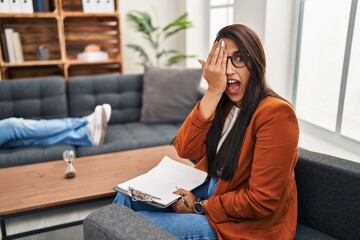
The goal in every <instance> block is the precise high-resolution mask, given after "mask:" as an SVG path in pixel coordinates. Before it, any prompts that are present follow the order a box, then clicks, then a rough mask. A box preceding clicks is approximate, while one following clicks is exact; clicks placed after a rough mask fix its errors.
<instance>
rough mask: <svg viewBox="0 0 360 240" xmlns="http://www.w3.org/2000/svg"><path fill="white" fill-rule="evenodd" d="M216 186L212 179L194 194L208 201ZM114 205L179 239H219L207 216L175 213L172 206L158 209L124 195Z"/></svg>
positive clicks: (119, 195) (195, 190)
mask: <svg viewBox="0 0 360 240" xmlns="http://www.w3.org/2000/svg"><path fill="white" fill-rule="evenodd" d="M216 185H217V180H216V179H210V180H209V181H207V182H206V183H204V184H202V185H201V186H199V187H197V188H196V189H194V190H193V191H192V193H193V194H194V195H195V196H196V197H200V196H201V197H203V198H205V199H207V198H209V197H210V196H211V195H213V194H214V191H215V188H216ZM113 203H116V204H122V205H125V206H127V207H129V208H131V209H133V210H134V211H136V212H137V213H138V214H139V215H140V216H142V217H143V218H145V219H146V220H148V221H150V222H152V223H153V224H155V225H156V226H158V227H160V228H162V229H164V230H165V231H167V232H169V233H171V234H172V235H174V236H176V237H177V238H179V239H199V240H200V239H217V237H216V235H215V233H214V231H213V230H212V229H211V227H210V225H209V222H208V220H207V218H206V216H205V215H199V214H196V213H193V214H179V213H176V212H174V210H173V208H172V207H171V206H169V207H167V208H157V207H154V206H152V205H149V204H146V203H144V202H140V201H132V199H131V197H129V196H128V195H125V194H123V193H118V194H117V195H116V197H115V199H114V202H113Z"/></svg>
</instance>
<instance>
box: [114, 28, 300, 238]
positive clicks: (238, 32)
mask: <svg viewBox="0 0 360 240" xmlns="http://www.w3.org/2000/svg"><path fill="white" fill-rule="evenodd" d="M199 61H200V63H201V66H202V69H203V77H204V78H205V79H206V81H207V82H208V85H209V86H208V89H207V91H206V92H205V94H204V96H203V98H202V99H201V101H200V102H198V103H197V105H196V106H195V107H194V109H193V111H192V112H191V113H190V114H189V116H188V117H187V119H186V120H185V122H184V124H183V125H182V127H181V128H180V130H179V132H178V135H177V137H176V142H175V147H176V150H177V152H178V154H179V156H181V157H183V158H188V159H198V160H199V162H198V164H197V165H196V168H198V169H201V170H204V171H207V173H208V175H209V176H210V180H209V181H208V182H207V183H206V184H204V185H202V186H201V187H199V188H198V189H196V190H194V191H192V192H190V191H187V190H185V189H180V190H179V191H178V192H177V194H181V195H182V196H184V198H185V200H186V201H187V202H188V205H189V206H188V207H186V206H185V204H184V202H182V201H178V202H176V203H174V204H173V206H172V209H173V210H174V211H175V212H176V213H183V214H176V213H154V212H150V211H153V210H154V209H150V207H148V206H145V207H142V206H140V205H141V203H131V202H130V201H128V200H127V201H125V200H124V199H126V197H124V196H119V195H118V196H117V199H115V202H118V203H122V204H126V205H128V206H130V207H132V208H133V209H135V210H137V211H139V210H140V212H139V214H140V215H142V216H143V217H145V218H146V219H148V220H149V221H151V222H153V223H155V224H156V225H158V226H160V227H162V228H163V229H165V230H167V231H169V232H170V233H172V234H174V235H176V236H178V237H179V238H184V239H185V238H190V239H194V238H196V239H202V238H203V239H216V238H218V239H293V238H294V237H295V231H296V222H297V190H296V183H295V177H294V167H295V164H296V162H297V158H298V147H297V144H298V137H299V128H298V122H297V118H296V115H295V112H294V110H293V108H292V106H291V105H290V104H289V103H288V102H287V101H285V100H284V99H282V98H281V97H279V96H278V95H277V94H276V93H275V92H274V91H272V90H271V89H270V88H269V87H268V86H267V84H266V81H265V65H266V61H265V54H264V50H263V47H262V44H261V42H260V40H259V38H258V36H257V35H256V34H255V33H254V32H253V31H252V30H251V29H249V28H248V27H246V26H244V25H240V24H235V25H230V26H226V27H224V28H223V29H221V30H220V31H219V33H218V35H217V38H216V40H215V44H214V45H213V47H212V49H211V51H210V53H209V55H208V58H207V60H206V62H205V61H204V60H199ZM172 209H166V210H165V211H171V210H172ZM155 210H156V209H155ZM195 212H196V213H195ZM197 213H198V214H197ZM179 226H181V227H179ZM184 226H185V227H184Z"/></svg>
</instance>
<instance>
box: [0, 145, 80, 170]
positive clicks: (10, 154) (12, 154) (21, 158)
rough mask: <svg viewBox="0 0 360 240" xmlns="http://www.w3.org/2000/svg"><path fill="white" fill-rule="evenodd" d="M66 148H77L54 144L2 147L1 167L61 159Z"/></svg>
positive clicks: (0, 151)
mask: <svg viewBox="0 0 360 240" xmlns="http://www.w3.org/2000/svg"><path fill="white" fill-rule="evenodd" d="M65 150H75V148H74V147H73V146H68V145H54V146H50V147H21V148H11V149H0V168H5V167H13V166H20V165H26V164H33V163H40V162H46V161H51V160H59V159H62V153H63V152H64V151H65ZM64 166H65V165H64ZM64 171H65V168H64Z"/></svg>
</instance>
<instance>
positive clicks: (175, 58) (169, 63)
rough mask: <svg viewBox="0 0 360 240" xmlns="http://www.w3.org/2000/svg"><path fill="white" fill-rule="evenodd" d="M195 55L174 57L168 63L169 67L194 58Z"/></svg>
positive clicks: (177, 55)
mask: <svg viewBox="0 0 360 240" xmlns="http://www.w3.org/2000/svg"><path fill="white" fill-rule="evenodd" d="M194 57H195V55H185V54H176V55H175V56H172V57H171V58H169V59H168V61H167V64H166V65H167V66H172V65H175V64H178V63H180V62H182V61H184V60H185V59H186V58H194Z"/></svg>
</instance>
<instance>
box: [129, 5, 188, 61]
mask: <svg viewBox="0 0 360 240" xmlns="http://www.w3.org/2000/svg"><path fill="white" fill-rule="evenodd" d="M187 17H188V14H187V13H184V14H183V15H181V16H180V17H178V18H177V19H175V20H174V21H172V22H170V23H169V24H167V25H166V26H165V27H155V26H153V24H152V19H151V16H150V15H149V14H148V13H146V12H141V11H137V10H131V11H130V12H129V13H128V14H127V20H128V21H129V22H131V23H133V24H134V25H135V27H136V30H137V31H138V32H140V33H142V36H143V38H144V39H145V40H146V41H148V42H149V43H150V46H151V48H152V49H151V53H147V52H146V50H145V49H144V48H143V47H142V46H140V45H138V44H128V45H127V47H129V48H131V49H133V50H134V51H136V52H138V53H139V56H140V59H141V62H140V64H141V65H144V66H163V65H165V66H172V65H176V64H179V63H180V62H181V61H184V60H185V59H186V58H191V57H195V56H194V55H186V54H184V53H181V52H179V51H177V50H174V49H168V50H165V49H163V48H162V44H163V42H164V41H165V40H166V39H167V38H169V37H171V36H173V35H175V34H176V33H178V32H181V31H183V30H185V29H187V28H190V27H191V26H192V23H191V22H190V21H189V20H188V19H187ZM163 59H164V60H163Z"/></svg>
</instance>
